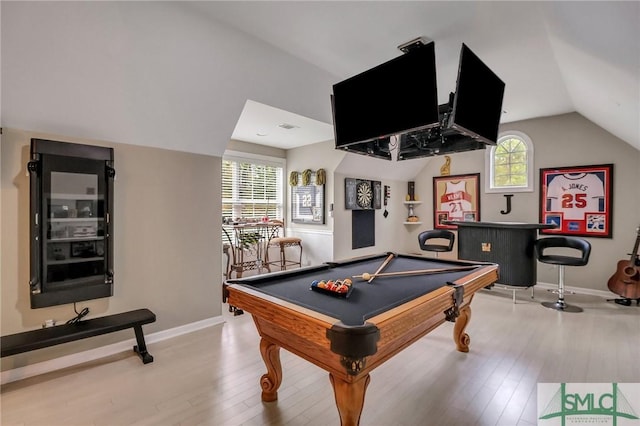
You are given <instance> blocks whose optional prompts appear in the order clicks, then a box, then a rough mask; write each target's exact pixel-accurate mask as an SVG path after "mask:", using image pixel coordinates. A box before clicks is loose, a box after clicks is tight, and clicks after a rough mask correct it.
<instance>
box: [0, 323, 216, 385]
mask: <svg viewBox="0 0 640 426" xmlns="http://www.w3.org/2000/svg"><path fill="white" fill-rule="evenodd" d="M223 322H224V320H223V318H222V316H218V317H213V318H207V319H205V320H201V321H196V322H192V323H189V324H185V325H181V326H179V327H174V328H170V329H168V330H162V331H158V332H156V333H151V334H149V335H147V336H145V339H144V340H145V343H146V344H147V345H149V344H150V343H156V342H161V341H163V340H167V339H171V338H172V337H177V336H180V335H183V334H187V333H192V332H194V331H197V330H201V329H203V328H207V327H212V326H214V325H218V324H221V323H223ZM135 344H136V339H129V340H124V341H122V342H118V343H113V344H111V345H107V346H102V347H100V348H95V349H91V350H88V351H84V352H78V353H75V354H71V355H65V356H62V357H60V358H55V359H51V360H48V361H43V362H38V363H36V364H31V365H26V366H24V367H17V368H13V369H11V370H6V371H3V372H2V375H1V377H2V378H1V381H0V383H1V384H3V385H4V384H6V383H11V382H15V381H17V380H23V379H26V378H28V377H33V376H37V375H40V374H44V373H49V372H51V371H55V370H60V369H63V368H67V367H72V366H74V365H78V364H82V363H85V362H88V361H94V360H96V359H100V358H104V357H107V356H111V355H115V354H118V353H122V352H127V351H131V348H132V347H133V346H134V345H135Z"/></svg>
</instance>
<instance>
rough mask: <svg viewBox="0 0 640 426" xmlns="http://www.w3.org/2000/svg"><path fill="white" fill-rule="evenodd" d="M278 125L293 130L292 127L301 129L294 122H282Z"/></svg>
mask: <svg viewBox="0 0 640 426" xmlns="http://www.w3.org/2000/svg"><path fill="white" fill-rule="evenodd" d="M278 127H280V128H281V129H285V130H291V129H299V128H300V127H299V126H294V125H293V124H288V123H282V124H278Z"/></svg>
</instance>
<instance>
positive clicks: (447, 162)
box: [440, 155, 451, 176]
mask: <svg viewBox="0 0 640 426" xmlns="http://www.w3.org/2000/svg"><path fill="white" fill-rule="evenodd" d="M450 174H451V157H449V156H448V155H445V156H444V164H443V165H442V167H440V176H449V175H450Z"/></svg>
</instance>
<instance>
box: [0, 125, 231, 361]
mask: <svg viewBox="0 0 640 426" xmlns="http://www.w3.org/2000/svg"><path fill="white" fill-rule="evenodd" d="M32 137H39V138H45V139H53V140H60V141H65V142H75V143H86V144H91V145H101V146H108V147H113V148H114V149H115V169H116V181H115V199H114V242H115V247H114V255H115V259H114V270H115V280H114V282H115V284H114V295H113V296H112V297H109V298H103V299H96V300H92V301H86V302H80V303H79V304H78V308H79V309H80V308H81V307H84V306H87V307H89V309H90V314H89V316H88V317H87V318H92V317H98V316H103V315H108V314H114V313H119V312H124V311H128V310H132V309H138V308H149V309H151V310H152V311H153V312H154V313H155V314H156V316H157V322H156V323H154V324H150V325H146V326H145V332H147V333H150V332H154V331H159V330H166V329H169V328H172V327H177V326H181V325H184V324H189V323H192V322H195V321H199V320H204V319H208V318H212V317H216V316H219V315H220V314H221V289H220V287H221V284H220V283H221V278H222V269H221V262H216V261H215V260H216V259H220V258H221V256H222V253H221V251H222V250H221V241H220V232H219V229H220V226H221V204H220V201H219V200H220V196H221V195H220V187H221V186H220V184H221V183H220V172H221V159H220V157H213V156H207V155H200V154H189V153H183V152H177V151H169V150H163V149H155V148H146V147H139V146H133V145H126V144H114V143H108V142H102V141H93V140H82V139H77V138H68V137H61V136H56V135H50V134H41V133H39V134H36V133H32V132H26V131H19V130H13V129H3V135H2V145H1V151H0V154H1V156H0V157H1V165H0V170H1V173H2V175H1V176H2V179H1V182H2V199H1V201H2V216H1V218H0V224H1V229H2V242H1V243H0V253H1V256H0V264H1V272H0V274H1V275H0V278H1V281H2V286H1V296H2V297H1V308H2V317H1V318H2V322H1V331H2V335H7V334H12V333H17V332H20V331H25V330H31V329H34V328H38V327H40V326H41V324H42V323H43V322H44V321H45V320H46V319H56V320H58V321H66V320H68V319H70V318H72V317H73V316H74V315H75V314H74V312H73V306H72V305H69V304H67V305H62V306H56V307H49V308H41V309H31V308H30V305H29V292H28V287H29V285H28V283H29V224H28V218H29V177H28V176H27V173H26V164H27V161H28V159H29V143H30V139H31V138H32ZM131 338H133V332H132V330H125V331H121V332H118V333H113V334H110V335H106V336H100V337H94V338H92V339H87V340H84V341H79V342H74V343H69V344H66V345H61V346H57V347H52V348H47V349H42V350H38V351H33V352H29V353H26V354H22V355H16V356H13V357H7V358H2V370H6V369H10V368H14V367H18V366H23V365H27V364H32V363H34V362H38V361H42V360H46V359H51V358H55V357H58V356H62V355H67V354H71V353H75V352H78V351H81V350H86V349H89V348H95V347H99V346H101V345H106V344H109V343H113V342H117V341H121V340H127V339H131Z"/></svg>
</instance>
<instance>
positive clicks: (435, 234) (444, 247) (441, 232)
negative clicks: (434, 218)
mask: <svg viewBox="0 0 640 426" xmlns="http://www.w3.org/2000/svg"><path fill="white" fill-rule="evenodd" d="M434 239H444V240H448V241H449V244H436V243H434V242H431V241H430V240H434ZM455 240H456V234H454V233H453V232H451V231H447V230H446V229H432V230H430V231H424V232H421V233H420V235H418V244H419V245H420V249H421V250H424V251H430V252H434V253H435V257H436V258H437V257H438V253H442V252H447V251H451V250H452V249H453V243H454V241H455Z"/></svg>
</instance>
